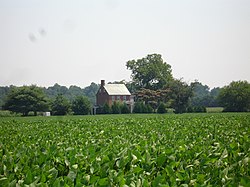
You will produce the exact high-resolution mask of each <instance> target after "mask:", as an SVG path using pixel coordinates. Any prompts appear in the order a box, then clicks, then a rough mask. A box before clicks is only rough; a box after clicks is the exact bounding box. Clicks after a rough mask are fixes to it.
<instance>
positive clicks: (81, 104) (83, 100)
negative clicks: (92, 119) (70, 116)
mask: <svg viewBox="0 0 250 187" xmlns="http://www.w3.org/2000/svg"><path fill="white" fill-rule="evenodd" d="M72 111H73V112H74V114H75V115H87V114H89V113H90V111H91V104H90V102H89V100H88V98H87V97H84V96H78V97H76V98H75V99H74V100H73V102H72Z"/></svg>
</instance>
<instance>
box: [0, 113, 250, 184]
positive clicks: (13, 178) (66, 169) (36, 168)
mask: <svg viewBox="0 0 250 187" xmlns="http://www.w3.org/2000/svg"><path fill="white" fill-rule="evenodd" d="M249 153H250V114H249V113H238V114H236V113H232V114H184V115H174V114H173V115H117V116H115V115H114V116H83V117H44V118H42V117H40V118H39V117H37V118H32V117H30V118H4V119H0V186H153V187H156V186H183V187H185V186H249V184H250V177H249V176H250V155H249Z"/></svg>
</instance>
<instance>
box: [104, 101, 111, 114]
mask: <svg viewBox="0 0 250 187" xmlns="http://www.w3.org/2000/svg"><path fill="white" fill-rule="evenodd" d="M102 113H103V114H111V113H112V111H111V108H110V106H109V105H108V103H104V105H103V108H102Z"/></svg>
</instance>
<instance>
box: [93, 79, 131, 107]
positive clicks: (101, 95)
mask: <svg viewBox="0 0 250 187" xmlns="http://www.w3.org/2000/svg"><path fill="white" fill-rule="evenodd" d="M114 101H116V102H125V103H126V104H127V105H128V106H129V108H130V109H131V110H132V106H133V103H134V101H133V97H132V96H131V93H130V92H129V91H128V89H127V87H126V86H125V85H124V84H105V80H101V86H100V88H99V90H98V92H97V94H96V105H97V106H100V107H101V106H103V105H104V104H105V103H108V105H109V106H111V105H112V104H113V102H114Z"/></svg>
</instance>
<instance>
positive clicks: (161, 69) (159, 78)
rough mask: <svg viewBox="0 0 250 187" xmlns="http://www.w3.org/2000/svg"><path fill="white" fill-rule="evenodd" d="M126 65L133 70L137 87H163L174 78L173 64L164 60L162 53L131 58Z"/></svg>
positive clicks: (132, 75)
mask: <svg viewBox="0 0 250 187" xmlns="http://www.w3.org/2000/svg"><path fill="white" fill-rule="evenodd" d="M126 66H127V69H129V70H131V71H132V74H131V77H132V79H133V82H134V84H135V86H136V88H137V89H139V88H146V89H151V90H157V89H162V88H163V87H164V86H165V85H166V84H167V83H168V82H169V81H170V80H172V78H173V76H172V70H171V66H170V65H169V64H167V63H166V62H164V61H163V59H162V57H161V55H160V54H149V55H147V56H146V57H144V58H142V59H137V60H130V61H128V62H127V63H126Z"/></svg>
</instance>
